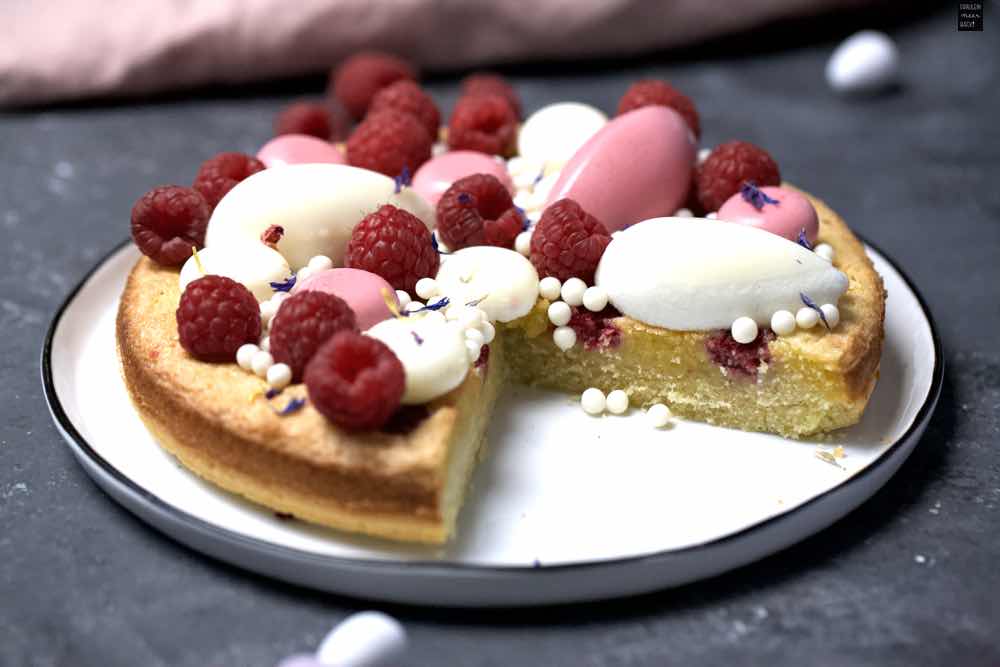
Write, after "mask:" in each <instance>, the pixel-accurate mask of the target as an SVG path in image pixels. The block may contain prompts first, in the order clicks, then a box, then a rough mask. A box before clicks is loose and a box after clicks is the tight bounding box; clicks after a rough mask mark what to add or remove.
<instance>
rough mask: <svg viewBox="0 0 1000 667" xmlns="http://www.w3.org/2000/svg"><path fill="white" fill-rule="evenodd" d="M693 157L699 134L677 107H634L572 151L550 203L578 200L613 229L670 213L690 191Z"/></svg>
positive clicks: (553, 190)
mask: <svg viewBox="0 0 1000 667" xmlns="http://www.w3.org/2000/svg"><path fill="white" fill-rule="evenodd" d="M694 156H695V141H694V137H693V136H692V135H691V131H690V130H689V129H688V126H687V124H686V123H685V122H684V119H683V118H681V117H680V115H678V114H677V112H675V111H674V110H673V109H668V108H667V107H662V106H648V107H642V108H641V109H636V110H634V111H629V112H628V113H625V114H622V115H621V116H618V117H617V118H615V119H613V120H612V121H611V122H609V123H608V124H607V125H605V126H604V127H603V128H601V130H600V131H598V133H597V134H595V135H594V136H593V137H591V138H590V140H588V141H587V143H585V144H584V145H583V146H582V147H581V148H580V150H578V151H577V152H576V154H575V155H573V157H572V158H571V159H570V161H569V162H568V163H567V164H566V166H565V167H564V168H563V170H562V173H561V175H560V176H559V180H557V181H556V184H555V185H554V186H553V187H552V191H551V193H550V194H549V199H548V203H552V202H554V201H557V200H559V199H563V198H564V197H568V198H570V199H573V200H575V201H576V202H577V203H578V204H580V206H582V207H583V209H584V210H585V211H587V212H588V213H590V214H591V215H593V216H594V217H596V218H597V219H598V220H600V221H601V222H602V223H604V226H605V227H607V228H608V231H609V232H614V231H617V230H619V229H624V228H625V227H628V226H629V225H633V224H635V223H637V222H641V221H643V220H648V219H649V218H658V217H664V216H670V215H673V214H674V212H675V211H676V210H677V209H678V208H680V207H681V205H682V204H683V203H684V199H685V197H686V196H687V192H688V186H689V185H690V182H691V165H692V164H693V163H694Z"/></svg>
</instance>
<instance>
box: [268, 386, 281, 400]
mask: <svg viewBox="0 0 1000 667" xmlns="http://www.w3.org/2000/svg"><path fill="white" fill-rule="evenodd" d="M280 393H281V390H280V389H275V388H274V387H271V388H270V389H268V390H267V391H266V392H265V393H264V398H266V399H267V400H269V401H270V400H271V399H272V398H274V397H275V396H277V395H278V394H280Z"/></svg>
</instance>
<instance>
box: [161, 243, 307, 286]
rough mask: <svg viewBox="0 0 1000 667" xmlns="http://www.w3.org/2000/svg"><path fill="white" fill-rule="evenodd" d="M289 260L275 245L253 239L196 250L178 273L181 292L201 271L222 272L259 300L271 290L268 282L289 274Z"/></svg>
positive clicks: (206, 273) (284, 277)
mask: <svg viewBox="0 0 1000 667" xmlns="http://www.w3.org/2000/svg"><path fill="white" fill-rule="evenodd" d="M291 272H292V271H291V268H290V267H289V266H288V262H286V261H285V258H284V257H282V256H281V253H280V252H278V251H276V250H275V249H273V248H271V247H269V246H266V245H264V244H263V243H261V242H260V240H257V241H255V242H242V243H232V244H228V245H220V246H217V247H213V248H204V249H202V250H199V251H198V256H197V258H196V257H195V256H194V255H191V257H190V258H189V259H188V260H187V261H186V262H185V263H184V266H183V267H182V268H181V274H180V289H181V293H183V292H184V288H185V287H187V286H188V283H190V282H191V281H192V280H197V279H198V278H201V277H202V276H203V275H214V276H225V277H226V278H232V279H233V280H235V281H236V282H238V283H242V284H243V286H244V287H246V288H247V289H248V290H250V292H252V293H253V295H254V296H255V297H256V298H257V300H258V301H267V300H268V299H270V298H271V296H272V295H273V294H274V289H273V288H272V287H271V283H281V282H284V281H285V280H287V279H288V277H289V276H290V275H291Z"/></svg>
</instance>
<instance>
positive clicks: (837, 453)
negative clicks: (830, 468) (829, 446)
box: [833, 445, 847, 459]
mask: <svg viewBox="0 0 1000 667" xmlns="http://www.w3.org/2000/svg"><path fill="white" fill-rule="evenodd" d="M833 458H835V459H843V458H847V452H845V451H844V448H843V447H842V446H840V445H837V446H836V447H834V449H833Z"/></svg>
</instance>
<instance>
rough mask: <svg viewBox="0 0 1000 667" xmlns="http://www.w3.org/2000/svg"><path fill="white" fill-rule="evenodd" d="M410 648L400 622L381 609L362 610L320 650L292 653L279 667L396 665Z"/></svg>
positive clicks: (334, 630)
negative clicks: (311, 652)
mask: <svg viewBox="0 0 1000 667" xmlns="http://www.w3.org/2000/svg"><path fill="white" fill-rule="evenodd" d="M406 647H407V637H406V630H405V629H404V628H403V626H402V625H401V624H400V622H399V621H397V620H396V619H395V618H393V617H392V616H389V615H388V614H383V613H382V612H380V611H362V612H359V613H357V614H352V615H350V616H348V617H347V618H346V619H344V620H343V621H342V622H341V623H339V624H338V625H337V626H335V627H334V628H333V630H331V631H330V632H329V633H328V634H327V635H326V637H324V638H323V641H322V642H320V645H319V648H317V649H316V653H314V654H308V653H303V654H299V655H293V656H289V657H287V658H285V659H284V660H282V661H281V662H280V663H278V667H394V666H395V665H398V664H399V661H400V660H401V659H402V658H403V656H404V654H405V652H406Z"/></svg>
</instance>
